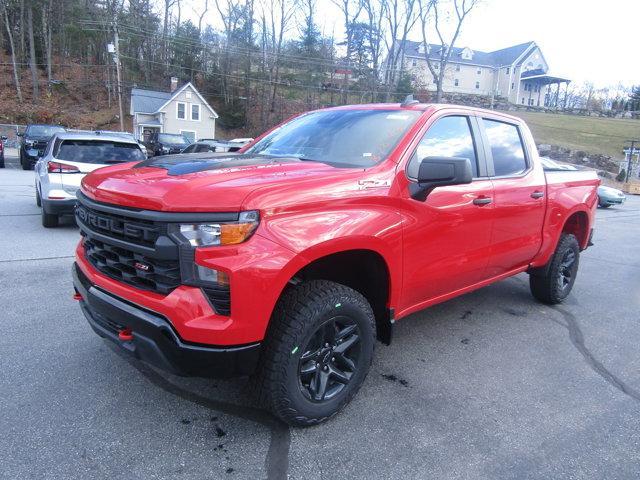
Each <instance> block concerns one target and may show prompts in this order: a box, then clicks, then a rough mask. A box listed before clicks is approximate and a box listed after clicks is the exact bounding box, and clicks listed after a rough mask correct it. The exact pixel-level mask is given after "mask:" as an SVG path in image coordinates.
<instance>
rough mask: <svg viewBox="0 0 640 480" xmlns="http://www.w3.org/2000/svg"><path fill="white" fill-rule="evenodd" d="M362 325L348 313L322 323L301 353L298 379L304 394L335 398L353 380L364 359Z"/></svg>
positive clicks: (317, 398)
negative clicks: (360, 326)
mask: <svg viewBox="0 0 640 480" xmlns="http://www.w3.org/2000/svg"><path fill="white" fill-rule="evenodd" d="M360 350H361V348H360V328H359V327H358V325H357V324H356V323H355V321H354V320H353V319H351V318H349V317H346V316H336V317H333V318H331V319H329V320H327V321H326V322H325V323H324V324H322V325H321V326H320V327H319V328H318V329H317V330H316V331H315V332H314V333H313V334H312V335H311V337H310V339H309V341H308V342H307V344H306V346H305V347H304V348H303V351H304V353H303V354H302V355H301V356H300V361H299V366H298V372H299V373H298V379H299V382H300V390H301V391H302V394H303V395H304V396H305V397H306V398H307V399H308V400H311V401H313V402H324V401H328V400H331V399H332V398H334V397H335V396H336V395H337V394H339V393H340V392H341V391H342V390H343V389H344V388H345V387H346V386H347V385H348V384H349V381H350V380H351V377H352V376H353V375H354V373H355V372H356V370H357V368H358V363H359V359H360Z"/></svg>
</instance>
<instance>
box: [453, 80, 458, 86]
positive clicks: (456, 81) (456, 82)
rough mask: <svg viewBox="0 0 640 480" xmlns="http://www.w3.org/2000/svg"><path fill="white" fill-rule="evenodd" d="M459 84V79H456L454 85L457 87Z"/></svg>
mask: <svg viewBox="0 0 640 480" xmlns="http://www.w3.org/2000/svg"><path fill="white" fill-rule="evenodd" d="M458 83H459V82H458V79H457V78H456V79H455V80H454V81H453V84H454V85H455V86H456V87H457V86H458Z"/></svg>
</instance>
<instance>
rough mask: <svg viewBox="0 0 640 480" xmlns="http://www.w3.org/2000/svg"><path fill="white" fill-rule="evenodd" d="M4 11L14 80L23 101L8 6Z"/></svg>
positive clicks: (19, 96) (19, 97) (20, 99)
mask: <svg viewBox="0 0 640 480" xmlns="http://www.w3.org/2000/svg"><path fill="white" fill-rule="evenodd" d="M3 13H4V22H5V26H6V27H7V36H8V37H9V48H10V50H11V63H12V64H13V80H14V82H15V84H16V93H17V95H18V100H19V101H20V103H22V90H21V89H20V77H19V76H18V67H17V65H16V50H15V46H14V44H13V33H12V32H11V25H10V23H9V12H8V11H7V6H6V5H4V8H3Z"/></svg>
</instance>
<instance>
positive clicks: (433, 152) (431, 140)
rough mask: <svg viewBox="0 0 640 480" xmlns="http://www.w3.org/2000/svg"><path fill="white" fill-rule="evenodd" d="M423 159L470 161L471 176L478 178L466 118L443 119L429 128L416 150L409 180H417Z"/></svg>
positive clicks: (410, 167)
mask: <svg viewBox="0 0 640 480" xmlns="http://www.w3.org/2000/svg"><path fill="white" fill-rule="evenodd" d="M425 157H459V158H468V159H469V160H470V161H471V170H472V171H473V176H474V177H477V176H478V160H477V158H476V150H475V148H474V144H473V136H472V135H471V127H470V125H469V119H468V118H467V117H460V116H453V117H444V118H441V119H439V120H436V122H435V123H434V124H433V125H431V126H430V127H429V130H427V133H425V134H424V137H422V140H420V144H419V145H418V148H416V151H415V153H414V154H413V157H412V158H411V161H410V162H409V166H408V167H407V174H408V175H409V178H417V177H418V170H419V169H420V163H421V162H422V160H423V159H424V158H425Z"/></svg>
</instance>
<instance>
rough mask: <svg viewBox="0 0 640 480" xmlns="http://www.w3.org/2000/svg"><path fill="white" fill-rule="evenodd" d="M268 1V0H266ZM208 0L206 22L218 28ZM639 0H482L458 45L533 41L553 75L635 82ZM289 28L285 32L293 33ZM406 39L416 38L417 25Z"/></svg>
mask: <svg viewBox="0 0 640 480" xmlns="http://www.w3.org/2000/svg"><path fill="white" fill-rule="evenodd" d="M266 1H269V0H266ZM212 3H213V2H212V1H211V0H209V8H210V10H209V12H210V13H209V15H207V19H206V21H207V23H210V24H213V25H214V27H218V28H219V27H220V22H219V20H218V19H217V18H216V17H217V13H216V14H215V15H214V12H215V7H214V6H212V5H211V4H212ZM184 4H187V5H185V7H186V8H184V7H183V8H184V10H183V12H184V13H183V15H184V14H187V15H188V16H190V17H192V18H193V19H194V20H195V15H189V11H190V10H191V9H192V8H195V9H196V10H200V11H201V10H202V5H204V0H186V1H185V2H184ZM317 10H318V12H319V15H318V19H317V21H318V23H319V24H320V27H321V29H322V30H323V31H324V34H325V35H327V36H329V35H331V33H332V31H335V35H336V37H340V36H342V35H343V28H342V17H341V14H340V11H339V10H338V9H337V7H336V6H335V5H334V4H333V3H332V2H331V0H317ZM638 21H640V0H606V1H596V0H482V4H481V5H480V6H479V7H477V10H475V11H474V12H473V13H472V14H471V16H470V17H469V18H468V19H467V20H466V23H465V25H464V27H463V31H462V34H461V36H460V37H459V39H458V42H457V43H456V46H458V47H464V46H468V47H471V48H472V49H476V50H484V51H491V50H497V49H499V48H504V47H508V46H511V45H516V44H518V43H523V42H527V41H530V40H533V41H535V42H536V43H537V44H538V45H539V46H540V48H541V49H542V53H543V54H544V56H545V58H546V60H547V62H548V64H549V68H550V73H551V74H553V75H558V76H563V77H566V78H569V79H571V80H573V81H575V82H582V81H592V82H593V83H594V84H596V85H597V86H609V85H611V86H613V85H617V84H618V83H620V82H622V83H624V84H625V85H627V86H630V85H633V84H640V59H638V58H637V56H636V58H634V55H633V53H635V52H637V51H638V45H640V41H639V40H638V38H639V37H640V29H639V28H638V27H634V26H633V24H634V23H635V24H636V25H637V23H638ZM296 34H297V29H296V28H292V29H290V32H289V35H290V36H292V35H296ZM409 39H410V40H421V34H420V33H419V31H418V30H417V29H416V30H415V31H413V32H412V34H411V35H410V36H409Z"/></svg>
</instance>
